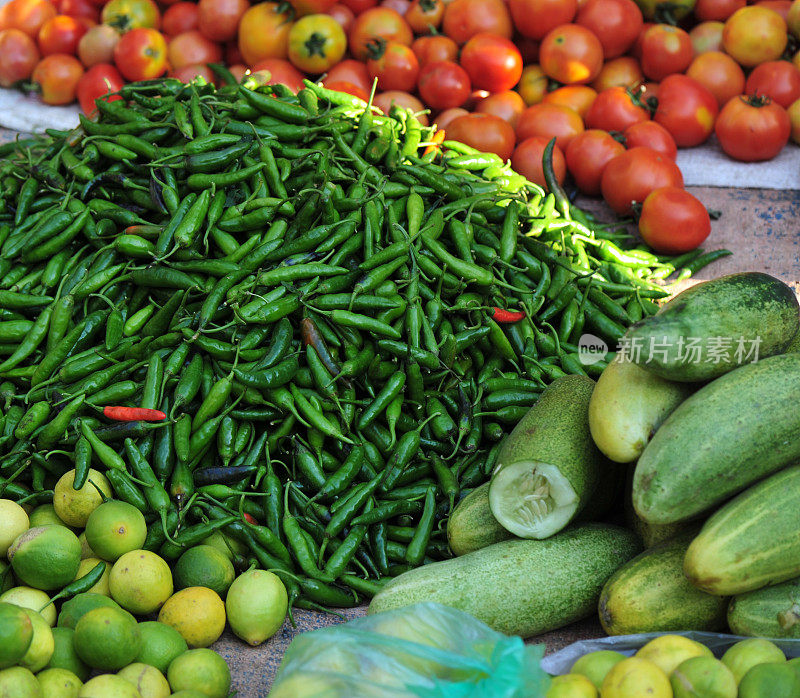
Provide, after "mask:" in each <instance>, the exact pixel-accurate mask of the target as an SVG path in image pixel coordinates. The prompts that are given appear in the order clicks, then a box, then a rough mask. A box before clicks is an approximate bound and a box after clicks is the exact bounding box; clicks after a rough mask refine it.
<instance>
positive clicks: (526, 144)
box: [511, 136, 567, 187]
mask: <svg viewBox="0 0 800 698" xmlns="http://www.w3.org/2000/svg"><path fill="white" fill-rule="evenodd" d="M549 142H550V139H549V138H542V137H541V136H533V137H531V138H526V139H525V140H524V141H522V143H520V144H518V145H517V147H516V148H515V149H514V153H513V155H512V156H511V167H512V168H514V170H516V171H517V172H519V173H520V174H521V175H522V176H523V177H525V178H527V179H529V180H530V181H531V182H533V183H534V184H538V185H539V186H540V187H545V186H547V185H546V183H545V181H544V170H543V169H542V157H543V156H544V149H545V148H546V147H547V144H548V143H549ZM553 172H554V173H555V176H556V181H557V182H558V183H559V184H563V183H564V178H565V177H566V176H567V164H566V161H565V160H564V153H563V152H561V148H559V147H558V146H555V147H554V148H553Z"/></svg>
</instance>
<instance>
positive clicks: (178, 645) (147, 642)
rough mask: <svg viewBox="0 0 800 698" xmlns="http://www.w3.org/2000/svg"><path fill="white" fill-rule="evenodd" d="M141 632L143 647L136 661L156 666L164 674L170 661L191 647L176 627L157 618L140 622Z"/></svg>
mask: <svg viewBox="0 0 800 698" xmlns="http://www.w3.org/2000/svg"><path fill="white" fill-rule="evenodd" d="M139 634H140V635H141V638H142V649H140V650H139V654H138V655H137V656H136V661H137V662H142V663H143V664H149V665H150V666H154V667H155V668H156V669H158V670H159V671H160V672H161V673H162V674H165V673H166V672H167V667H169V663H170V662H171V661H172V660H173V659H175V657H177V656H178V655H179V654H183V653H184V652H186V650H188V649H189V646H188V645H187V644H186V640H184V639H183V638H182V637H181V634H180V633H179V632H178V631H177V630H175V628H173V627H172V626H170V625H165V624H164V623H159V622H158V621H157V620H148V621H145V622H144V623H139Z"/></svg>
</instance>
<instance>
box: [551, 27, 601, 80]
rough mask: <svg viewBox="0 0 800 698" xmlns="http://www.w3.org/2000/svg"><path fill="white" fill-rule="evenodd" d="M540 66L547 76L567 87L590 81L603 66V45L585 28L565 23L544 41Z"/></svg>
mask: <svg viewBox="0 0 800 698" xmlns="http://www.w3.org/2000/svg"><path fill="white" fill-rule="evenodd" d="M539 64H540V65H541V67H542V70H543V71H544V72H545V74H546V75H548V76H549V77H551V78H553V80H557V81H558V82H562V83H564V84H565V85H573V84H575V83H587V82H591V81H592V80H594V79H595V78H596V77H597V75H598V74H599V73H600V69H601V68H602V67H603V46H602V44H601V43H600V39H598V38H597V37H596V36H595V35H594V34H592V32H590V31H589V30H588V29H586V28H585V27H581V26H578V25H577V24H562V25H561V26H560V27H556V28H555V29H553V30H552V31H551V32H550V33H549V34H548V35H547V36H545V37H544V39H543V40H542V45H541V46H540V47H539Z"/></svg>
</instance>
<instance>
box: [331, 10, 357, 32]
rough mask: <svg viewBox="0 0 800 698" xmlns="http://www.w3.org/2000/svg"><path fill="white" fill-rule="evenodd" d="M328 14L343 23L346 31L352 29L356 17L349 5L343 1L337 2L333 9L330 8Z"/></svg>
mask: <svg viewBox="0 0 800 698" xmlns="http://www.w3.org/2000/svg"><path fill="white" fill-rule="evenodd" d="M328 14H329V15H330V16H331V17H333V18H334V19H335V20H336V21H337V22H339V24H341V25H342V29H344V31H345V33H347V32H348V31H350V26H351V25H352V24H353V20H354V19H355V18H356V16H355V14H354V13H353V11H352V10H351V9H350V8H349V7H348V6H347V5H343V4H341V3H336V4H335V5H334V6H333V7H331V9H330V10H328Z"/></svg>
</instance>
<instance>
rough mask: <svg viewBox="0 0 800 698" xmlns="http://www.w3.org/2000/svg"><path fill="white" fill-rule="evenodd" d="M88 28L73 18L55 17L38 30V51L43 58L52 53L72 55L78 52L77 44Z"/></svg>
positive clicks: (65, 16)
mask: <svg viewBox="0 0 800 698" xmlns="http://www.w3.org/2000/svg"><path fill="white" fill-rule="evenodd" d="M87 29H88V27H87V26H86V25H85V24H84V23H83V22H82V21H81V20H80V19H75V17H68V16H67V15H56V16H55V17H53V18H52V19H48V20H47V21H46V22H45V23H44V24H43V25H42V28H41V29H40V30H39V36H38V39H37V41H38V44H39V51H41V53H42V55H43V56H49V55H50V54H52V53H66V54H70V55H74V54H76V53H77V52H78V43H79V42H80V40H81V37H83V35H84V34H85V33H86V31H87Z"/></svg>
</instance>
